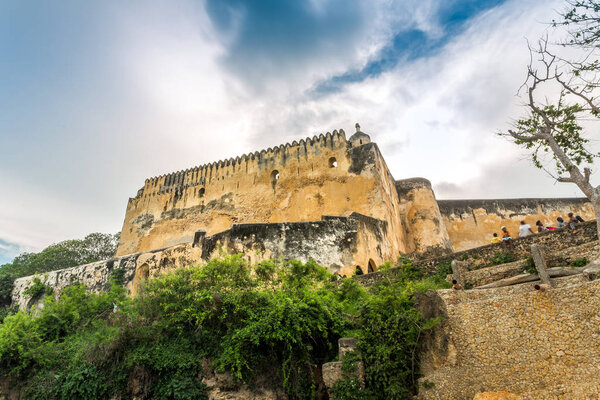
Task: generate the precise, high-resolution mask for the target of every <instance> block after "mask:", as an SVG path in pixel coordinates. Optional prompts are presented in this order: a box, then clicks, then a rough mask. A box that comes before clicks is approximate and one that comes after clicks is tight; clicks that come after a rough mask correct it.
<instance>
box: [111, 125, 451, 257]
mask: <svg viewBox="0 0 600 400" xmlns="http://www.w3.org/2000/svg"><path fill="white" fill-rule="evenodd" d="M357 134H358V133H357ZM360 135H362V136H361V137H368V136H367V135H365V134H363V133H360ZM413 186H414V185H413ZM407 196H408V198H409V199H408V200H407V201H404V200H403V201H402V202H401V201H400V199H399V197H398V191H397V188H396V181H395V180H394V178H393V176H392V174H391V173H390V171H389V169H388V167H387V165H386V163H385V160H384V159H383V157H382V155H381V153H380V151H379V149H378V147H377V145H376V144H375V143H371V142H370V141H368V140H367V141H364V142H363V141H356V140H354V141H352V142H351V141H348V140H346V137H345V133H344V131H343V130H340V131H339V132H337V131H334V132H333V134H331V133H327V134H326V135H320V136H319V137H316V136H315V137H313V138H312V139H310V138H308V139H306V140H300V142H296V141H294V142H292V143H291V144H285V145H281V146H278V147H275V148H273V149H271V148H269V149H267V150H263V151H260V152H255V153H250V154H246V155H243V156H241V157H236V158H232V159H229V160H224V161H219V162H216V163H211V164H208V165H204V166H200V167H195V168H192V169H189V170H185V171H180V172H176V173H173V174H168V175H162V176H159V177H155V178H151V179H148V180H146V183H145V184H144V186H143V187H142V188H141V189H140V190H139V191H138V194H137V196H136V197H135V198H132V199H130V200H129V203H128V205H127V211H126V215H125V221H124V223H123V228H122V231H121V242H120V244H119V248H118V250H117V255H124V254H130V253H135V252H139V251H148V250H151V249H155V248H162V247H167V246H172V245H175V244H178V243H185V242H189V241H191V240H192V238H193V235H194V233H195V232H196V231H197V230H198V229H200V228H202V229H204V230H205V231H206V233H207V235H214V234H217V233H219V232H223V231H226V230H228V229H229V228H230V227H231V226H232V225H233V224H235V223H238V224H239V223H244V224H246V223H280V222H305V221H315V220H318V219H319V218H320V217H321V215H333V216H348V215H350V214H351V213H353V212H356V213H360V214H363V215H367V216H370V217H372V218H376V219H379V220H382V221H385V222H386V224H387V232H388V243H387V244H386V245H387V246H389V247H391V249H392V250H393V253H394V254H395V255H396V254H399V253H400V252H403V253H413V252H425V251H429V250H430V249H432V248H435V249H436V250H439V249H442V250H443V249H446V250H447V249H450V243H449V241H448V237H447V233H446V230H445V229H442V227H441V224H442V220H441V217H440V216H439V210H438V208H437V204H436V203H435V197H434V196H433V191H432V190H431V187H430V185H427V187H424V186H423V185H416V186H414V187H411V190H408V193H407ZM421 206H422V207H425V208H426V211H424V212H421V211H419V207H421ZM406 213H410V214H411V215H410V216H409V217H408V218H407V217H406V215H405V214H406ZM430 217H431V218H433V219H434V222H431V223H433V224H434V225H433V226H434V227H436V229H435V230H432V229H430V226H429V225H430V224H431V223H430V222H429V221H428V218H430ZM411 221H412V222H411ZM413 225H414V227H413ZM413 228H414V229H415V230H416V231H415V233H413ZM394 258H395V256H394Z"/></svg>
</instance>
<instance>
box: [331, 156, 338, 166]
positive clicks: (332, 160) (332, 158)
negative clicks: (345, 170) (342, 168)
mask: <svg viewBox="0 0 600 400" xmlns="http://www.w3.org/2000/svg"><path fill="white" fill-rule="evenodd" d="M329 168H337V160H336V159H335V157H331V158H330V159H329Z"/></svg>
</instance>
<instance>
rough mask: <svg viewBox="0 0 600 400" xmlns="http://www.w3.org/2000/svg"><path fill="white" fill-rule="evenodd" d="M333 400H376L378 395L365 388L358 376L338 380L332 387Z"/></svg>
mask: <svg viewBox="0 0 600 400" xmlns="http://www.w3.org/2000/svg"><path fill="white" fill-rule="evenodd" d="M331 399H332V400H375V399H377V396H375V395H374V394H373V392H372V391H370V390H369V389H363V388H361V386H360V382H359V381H358V379H357V378H346V379H343V380H341V381H338V382H336V383H335V385H333V387H332V388H331Z"/></svg>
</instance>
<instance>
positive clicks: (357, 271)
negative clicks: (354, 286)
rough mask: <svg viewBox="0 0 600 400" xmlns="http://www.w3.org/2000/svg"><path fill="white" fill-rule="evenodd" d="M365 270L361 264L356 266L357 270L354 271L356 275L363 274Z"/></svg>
mask: <svg viewBox="0 0 600 400" xmlns="http://www.w3.org/2000/svg"><path fill="white" fill-rule="evenodd" d="M363 274H364V273H363V270H362V267H361V266H360V265H357V266H356V270H355V271H354V275H363Z"/></svg>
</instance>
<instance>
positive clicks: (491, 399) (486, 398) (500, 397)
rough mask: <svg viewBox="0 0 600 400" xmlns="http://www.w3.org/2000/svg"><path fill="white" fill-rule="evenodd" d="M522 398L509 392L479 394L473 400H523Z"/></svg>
mask: <svg viewBox="0 0 600 400" xmlns="http://www.w3.org/2000/svg"><path fill="white" fill-rule="evenodd" d="M521 399H522V397H521V396H519V395H516V394H513V393H509V392H483V393H477V394H476V395H475V398H474V399H473V400H521Z"/></svg>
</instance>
